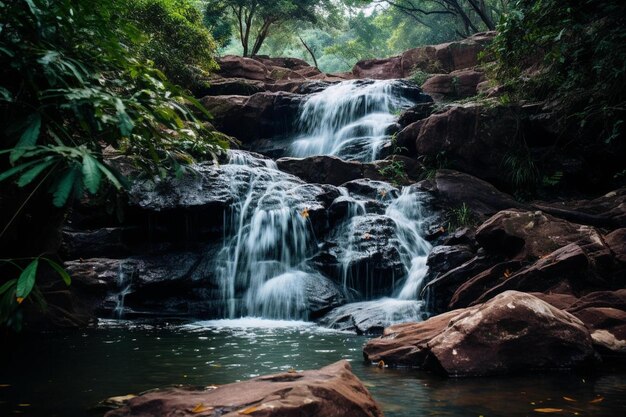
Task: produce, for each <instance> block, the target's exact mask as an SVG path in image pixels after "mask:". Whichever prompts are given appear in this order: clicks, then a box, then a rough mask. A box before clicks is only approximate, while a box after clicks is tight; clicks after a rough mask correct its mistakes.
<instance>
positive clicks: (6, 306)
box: [0, 257, 72, 331]
mask: <svg viewBox="0 0 626 417" xmlns="http://www.w3.org/2000/svg"><path fill="white" fill-rule="evenodd" d="M42 262H43V263H44V264H46V265H48V266H49V267H50V269H51V270H52V271H53V272H54V273H56V275H58V276H59V278H61V280H62V281H63V282H64V283H65V285H68V286H69V285H70V284H71V282H72V279H71V277H70V276H69V274H68V273H67V272H66V271H65V270H64V269H63V267H62V266H61V265H59V264H58V263H56V262H55V261H53V260H51V259H48V258H44V257H35V258H25V259H0V266H1V267H2V269H1V270H2V271H3V272H4V273H5V274H8V275H9V276H11V275H14V276H15V278H10V279H8V280H6V281H5V282H3V283H2V284H1V285H0V326H4V327H8V328H12V329H13V330H16V331H19V330H20V329H21V327H22V314H21V309H20V306H21V305H22V304H23V303H24V302H25V301H26V300H30V299H31V298H33V299H34V301H35V302H36V303H38V304H39V306H40V307H41V308H45V306H46V304H45V301H44V299H43V296H42V294H41V292H40V291H39V290H38V289H37V287H36V285H35V283H36V280H37V276H38V275H40V272H41V269H42V268H40V265H41V263H42ZM22 265H26V266H22ZM8 267H12V269H8ZM11 270H12V271H14V272H15V274H13V273H11Z"/></svg>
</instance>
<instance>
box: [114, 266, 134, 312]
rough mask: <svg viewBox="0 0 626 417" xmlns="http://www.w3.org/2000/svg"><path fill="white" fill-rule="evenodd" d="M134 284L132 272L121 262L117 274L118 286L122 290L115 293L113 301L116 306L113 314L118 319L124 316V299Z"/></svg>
mask: <svg viewBox="0 0 626 417" xmlns="http://www.w3.org/2000/svg"><path fill="white" fill-rule="evenodd" d="M131 286H132V273H128V272H127V271H125V270H124V265H123V264H120V266H119V270H118V274H117V287H118V288H119V289H120V291H119V292H118V293H117V294H115V295H114V297H113V301H114V302H115V307H114V308H113V315H114V316H115V318H117V319H121V318H122V317H123V316H124V300H125V299H126V296H127V295H128V294H129V293H130V291H131Z"/></svg>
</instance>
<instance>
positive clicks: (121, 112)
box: [115, 99, 135, 136]
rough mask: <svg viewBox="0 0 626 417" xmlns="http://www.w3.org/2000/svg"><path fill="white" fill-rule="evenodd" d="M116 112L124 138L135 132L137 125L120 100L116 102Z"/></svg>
mask: <svg viewBox="0 0 626 417" xmlns="http://www.w3.org/2000/svg"><path fill="white" fill-rule="evenodd" d="M115 111H116V113H117V123H118V126H119V128H120V133H121V134H122V136H128V135H130V134H131V132H132V131H133V128H134V127H135V124H134V123H133V120H132V119H131V118H130V116H129V115H128V113H127V112H126V106H124V103H123V102H122V100H120V99H116V100H115Z"/></svg>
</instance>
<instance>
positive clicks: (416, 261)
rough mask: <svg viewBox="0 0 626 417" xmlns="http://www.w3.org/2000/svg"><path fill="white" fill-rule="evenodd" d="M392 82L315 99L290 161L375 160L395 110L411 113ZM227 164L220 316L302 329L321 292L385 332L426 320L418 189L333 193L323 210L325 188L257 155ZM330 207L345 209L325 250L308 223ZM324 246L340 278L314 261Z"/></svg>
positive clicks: (356, 85) (235, 154) (235, 155)
mask: <svg viewBox="0 0 626 417" xmlns="http://www.w3.org/2000/svg"><path fill="white" fill-rule="evenodd" d="M394 83H395V82H394V81H366V82H364V81H347V82H342V83H339V84H336V85H333V86H330V87H328V88H326V89H325V90H323V91H321V92H319V93H316V94H313V95H311V96H310V97H309V99H308V100H307V101H306V102H305V103H304V105H303V106H302V109H301V115H300V131H301V134H300V135H298V136H297V138H296V139H295V140H294V142H293V144H292V147H291V153H292V155H293V156H306V155H324V154H326V155H338V156H341V157H344V158H346V159H356V160H361V161H371V160H375V159H376V157H377V156H378V152H379V149H380V148H381V146H382V145H383V143H384V142H385V141H387V140H389V136H388V135H387V131H388V128H389V126H390V125H392V124H393V123H394V122H395V117H394V115H393V111H394V110H396V109H401V108H403V107H408V106H410V105H411V104H412V101H411V100H410V99H408V98H404V97H402V96H400V95H397V94H395V93H394V88H395V84H394ZM229 155H230V157H229V161H228V163H227V164H224V165H222V166H221V167H219V170H220V176H222V177H223V178H225V183H226V184H227V186H228V187H229V188H230V193H229V194H230V195H232V196H233V202H232V205H231V208H230V210H229V211H228V213H227V215H226V217H225V225H224V230H225V238H224V242H223V247H222V248H221V250H220V252H219V255H218V257H217V260H216V271H217V275H218V282H219V293H220V296H221V299H222V305H223V314H222V315H223V316H224V317H229V318H235V317H240V316H246V315H250V316H257V317H266V318H279V319H298V320H302V319H304V320H306V319H309V318H310V316H309V314H310V313H311V311H312V310H314V308H315V306H314V304H315V302H316V301H315V297H316V296H319V293H324V294H340V295H338V296H337V295H333V296H332V297H334V298H333V299H334V300H335V301H338V304H337V305H339V304H344V303H345V300H348V301H351V302H353V303H352V304H349V305H348V306H353V307H355V306H356V307H357V308H358V309H360V310H361V311H364V312H368V314H374V315H378V316H380V317H381V320H383V321H384V322H386V323H393V322H397V321H403V320H418V319H420V318H421V315H422V314H423V308H422V307H423V303H422V302H421V301H419V300H418V294H419V291H420V289H421V287H422V284H423V282H422V281H423V279H424V277H425V275H426V271H427V267H426V257H427V255H428V252H429V250H430V245H429V244H428V242H426V241H425V240H424V239H423V238H422V236H421V234H420V232H421V229H422V226H423V225H422V223H423V222H424V221H425V218H426V216H425V214H424V213H423V212H422V208H421V194H420V193H419V192H418V191H417V190H415V189H414V188H413V187H405V188H403V189H402V190H401V191H400V190H398V189H396V188H394V187H392V186H390V185H389V184H387V183H383V182H376V181H370V182H369V183H368V186H369V187H370V188H372V190H373V191H372V190H371V192H369V194H368V193H362V192H359V191H358V190H352V189H350V188H349V187H348V188H345V187H339V188H337V187H332V189H333V190H334V192H335V193H336V194H335V196H334V197H332V199H331V202H330V204H329V202H328V201H327V202H326V203H322V202H321V201H320V198H321V197H320V196H323V195H327V194H328V193H327V189H325V188H324V186H319V185H314V184H306V183H305V182H303V181H302V180H300V179H298V178H297V177H295V176H292V175H289V174H286V173H284V172H281V171H280V170H278V169H277V166H276V164H275V163H274V162H273V161H272V160H270V159H267V158H264V157H262V156H260V155H254V154H251V153H248V152H243V151H231V152H230V154H229ZM376 187H380V189H377V188H376ZM331 194H332V193H331ZM322 199H323V198H322ZM332 206H343V207H345V209H344V210H343V212H342V213H343V214H342V217H341V219H339V220H338V221H337V222H336V224H335V226H334V231H331V232H330V235H332V237H330V238H327V239H326V243H320V242H318V241H317V238H316V236H315V232H314V228H313V225H312V222H311V219H310V214H311V213H314V212H315V211H316V210H319V211H321V212H324V213H325V212H326V210H327V209H328V207H332ZM328 240H330V241H332V242H334V243H332V244H331V246H333V245H334V247H335V249H334V250H333V251H334V252H333V251H331V252H333V254H328V256H331V257H332V256H334V257H335V259H336V265H337V266H336V269H335V270H334V271H335V272H333V271H332V270H330V271H329V270H327V269H326V270H325V269H324V268H320V265H319V264H316V263H315V262H314V261H313V259H314V258H315V257H316V256H318V255H320V253H321V252H323V251H324V250H325V249H323V246H324V245H327V244H328ZM377 245H382V246H384V248H385V249H384V250H387V251H388V253H387V252H384V251H382V250H381V248H380V247H379V246H377ZM386 256H390V257H394V259H395V264H394V265H393V268H392V271H391V272H389V268H387V269H381V268H380V265H377V262H379V263H380V262H383V263H384V262H385V261H386V260H385V259H384V258H385V257H386ZM389 275H390V276H389ZM333 281H334V282H333ZM381 288H382V289H384V291H385V292H383V293H381ZM332 297H331V298H332ZM381 297H382V298H381ZM318 298H319V297H318ZM345 308H347V306H344V307H339V308H336V309H335V310H333V312H335V311H338V312H341V311H342V309H345ZM329 324H331V325H332V318H331V319H330V323H329Z"/></svg>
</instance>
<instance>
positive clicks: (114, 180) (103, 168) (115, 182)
mask: <svg viewBox="0 0 626 417" xmlns="http://www.w3.org/2000/svg"><path fill="white" fill-rule="evenodd" d="M96 162H97V164H98V168H99V169H100V171H102V172H103V173H104V175H105V176H106V177H107V179H108V180H109V181H110V182H111V184H113V186H114V187H115V188H116V189H118V190H121V189H122V188H123V187H124V186H123V185H122V183H121V182H120V180H119V179H118V178H117V177H116V176H115V174H113V173H112V172H111V171H110V170H109V168H107V167H106V166H105V165H104V164H102V163H100V162H98V161H96Z"/></svg>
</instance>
